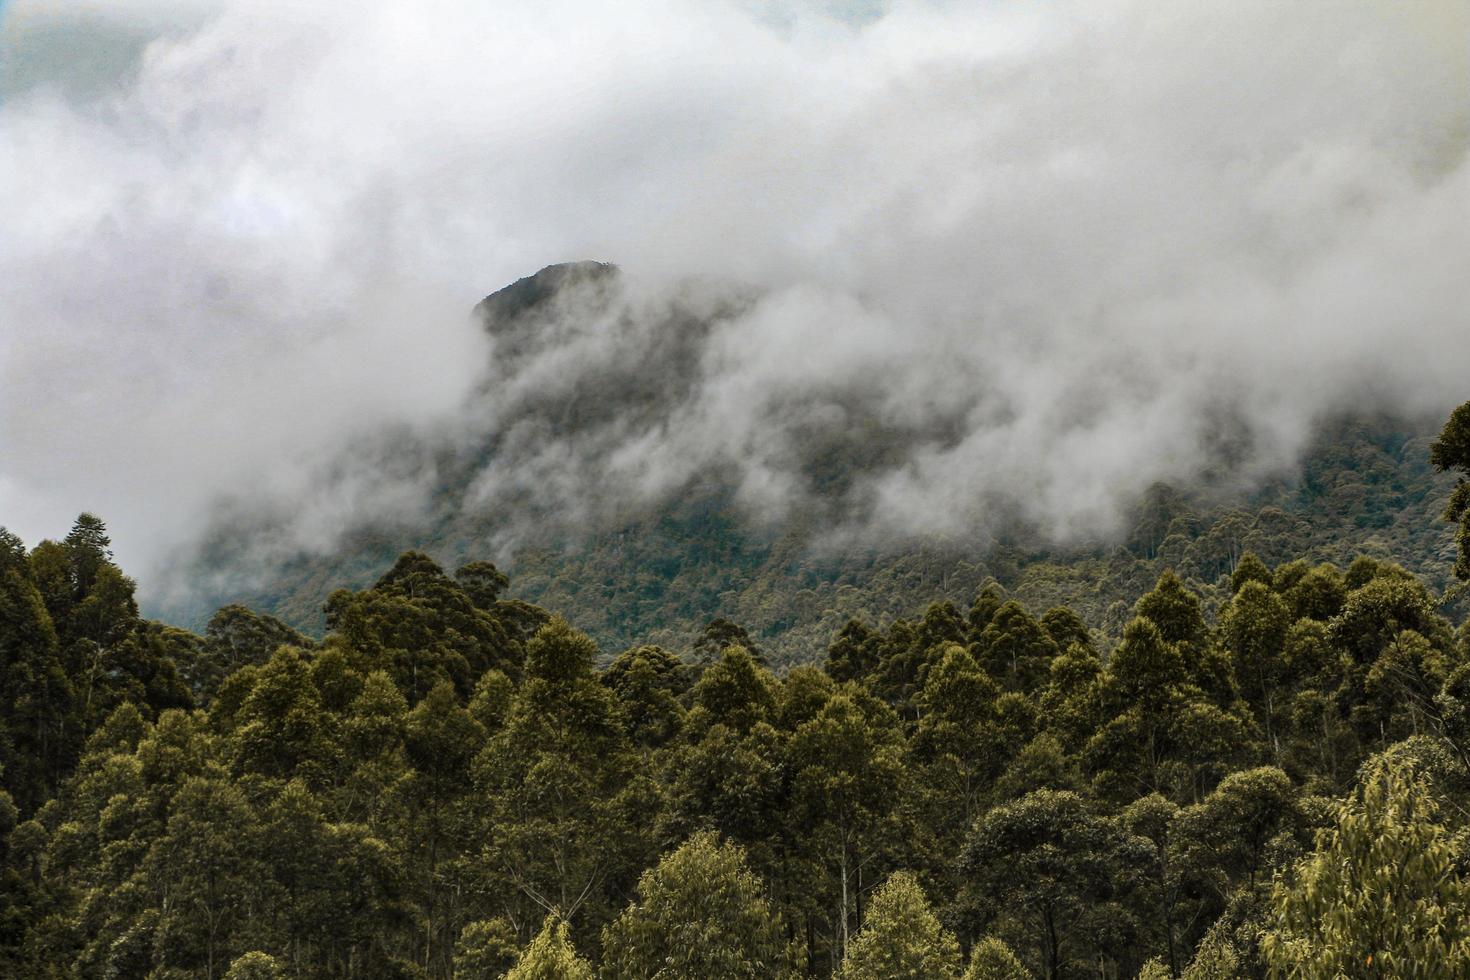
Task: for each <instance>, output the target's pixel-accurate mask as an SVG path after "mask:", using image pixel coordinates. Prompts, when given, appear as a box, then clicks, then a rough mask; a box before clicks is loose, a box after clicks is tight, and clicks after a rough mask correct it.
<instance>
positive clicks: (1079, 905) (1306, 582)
mask: <svg viewBox="0 0 1470 980" xmlns="http://www.w3.org/2000/svg"><path fill="white" fill-rule="evenodd" d="M1467 426H1470V405H1467V406H1464V407H1462V408H1460V409H1458V410H1457V411H1456V412H1455V413H1454V415H1453V416H1452V417H1451V418H1450V420H1449V422H1448V423H1447V424H1446V426H1445V428H1444V430H1443V432H1442V434H1441V436H1440V438H1439V439H1438V440H1437V441H1435V442H1434V443H1433V445H1432V447H1431V448H1430V451H1429V459H1430V462H1431V463H1432V464H1433V465H1434V466H1435V467H1437V468H1439V469H1441V470H1445V471H1449V472H1452V473H1455V474H1457V483H1456V485H1455V487H1454V489H1453V490H1452V491H1451V492H1450V495H1449V499H1448V501H1447V503H1446V505H1445V511H1444V516H1445V517H1446V519H1447V520H1448V521H1449V522H1450V523H1451V525H1452V526H1453V527H1455V528H1456V534H1457V538H1456V540H1457V548H1458V549H1459V550H1458V559H1457V564H1455V566H1454V571H1455V574H1456V575H1457V576H1459V578H1461V579H1467V578H1470V564H1467V562H1470V558H1467V557H1466V555H1467V553H1470V508H1467V507H1466V502H1467V500H1470V491H1467V486H1470V481H1467V479H1466V477H1467V475H1470V434H1467V433H1470V429H1467ZM1217 588H1218V589H1219V595H1218V596H1217V597H1215V600H1216V601H1210V602H1206V601H1205V599H1204V597H1202V595H1201V593H1200V590H1199V589H1197V588H1195V587H1194V586H1192V585H1191V584H1190V582H1189V581H1187V580H1186V579H1184V578H1181V576H1180V575H1178V574H1176V573H1175V571H1173V570H1164V571H1163V572H1162V573H1161V574H1159V575H1158V576H1157V578H1156V579H1154V580H1153V581H1152V582H1151V583H1150V584H1149V585H1148V586H1147V587H1146V588H1144V589H1141V590H1140V592H1141V594H1139V595H1137V596H1136V599H1135V601H1133V602H1132V603H1131V604H1130V605H1129V607H1128V609H1127V613H1126V616H1123V617H1121V622H1119V623H1118V624H1117V625H1116V628H1113V629H1103V628H1102V625H1103V624H1101V623H1099V622H1097V621H1096V620H1095V618H1090V617H1087V616H1083V615H1079V614H1078V612H1076V611H1074V610H1072V609H1069V608H1066V607H1064V606H1055V607H1052V608H1043V609H1038V608H1035V607H1034V606H1032V605H1029V604H1028V603H1026V602H1024V601H1018V599H1017V597H1016V596H1015V595H1013V594H1010V593H1008V592H1007V590H1006V589H1005V588H1003V587H1002V586H1001V585H1000V584H999V583H998V582H996V581H994V580H990V581H988V582H986V583H985V584H983V585H982V586H981V587H980V588H978V589H977V590H976V592H975V594H974V595H973V596H972V597H971V600H970V601H969V602H968V603H965V604H959V603H956V602H954V601H951V600H949V599H943V598H941V599H936V601H933V602H931V603H930V604H928V605H927V606H925V607H924V608H922V609H921V610H920V611H919V612H918V613H917V614H916V615H912V616H906V617H900V618H896V619H893V620H892V621H889V622H885V623H878V622H873V621H863V620H861V619H852V620H851V621H848V622H846V623H845V624H843V625H842V626H841V627H840V628H839V629H836V630H834V631H833V633H832V634H831V635H830V636H829V637H828V638H827V639H826V641H825V643H824V644H823V646H822V647H821V648H819V649H813V650H811V651H810V653H809V656H808V657H807V658H806V659H807V661H808V662H806V663H795V664H793V663H789V662H788V663H783V664H781V665H779V669H777V668H773V665H772V663H771V661H770V659H769V657H768V655H767V653H766V652H765V651H764V650H763V647H762V643H761V642H760V640H759V639H758V638H755V637H753V636H752V634H751V632H750V631H748V630H747V629H745V628H744V627H743V626H741V625H740V624H739V623H736V622H734V621H731V620H728V619H721V620H716V621H714V622H711V623H710V624H709V625H708V627H707V628H706V629H705V630H704V631H703V632H702V633H701V635H700V636H699V638H698V640H697V642H695V643H693V644H691V645H690V646H689V648H688V649H686V650H670V649H667V648H665V647H663V646H659V645H654V644H649V643H643V644H635V645H632V646H629V647H627V648H626V649H622V650H620V651H617V652H613V651H604V650H602V649H600V648H599V646H598V644H597V643H596V642H594V641H593V640H592V639H591V638H590V637H589V636H588V635H587V634H586V633H584V632H582V631H580V630H578V629H577V628H576V626H575V625H574V624H573V623H570V622H568V621H567V620H566V619H565V618H563V617H562V616H560V615H557V612H556V610H553V609H545V608H542V607H540V606H537V605H533V604H531V603H528V602H526V601H524V600H523V599H518V598H514V597H513V596H514V580H513V579H511V578H509V577H508V576H506V575H505V574H503V573H502V572H501V571H500V570H499V569H497V568H496V567H495V566H494V565H493V564H490V563H488V562H484V561H475V562H470V563H468V564H465V565H463V566H462V567H459V568H458V569H457V570H454V571H450V570H448V569H446V568H444V567H441V566H440V565H439V564H438V563H437V562H436V561H434V560H433V559H432V558H431V557H429V556H428V555H427V554H424V553H422V552H418V551H408V552H406V553H404V554H402V555H401V556H400V557H399V558H398V559H397V561H396V562H394V563H393V564H392V566H391V567H390V568H388V569H387V570H386V571H384V572H382V573H381V575H380V576H379V577H378V578H377V580H376V581H375V582H374V583H372V584H371V585H370V586H368V587H366V588H360V589H355V590H353V589H339V590H337V591H335V592H333V593H332V594H331V595H330V597H329V598H328V600H327V602H326V604H325V611H324V622H325V626H326V629H325V633H324V634H323V635H322V636H321V637H320V638H314V637H312V636H310V635H307V634H306V633H303V632H300V631H298V630H296V629H294V628H293V627H291V626H290V625H288V624H286V623H284V622H282V621H280V620H278V619H276V618H274V617H272V616H269V615H266V614H263V613H259V612H255V611H252V610H251V609H248V608H245V607H244V606H239V605H233V606H227V607H225V608H222V609H220V610H219V611H218V612H217V613H215V614H214V616H213V617H212V618H210V619H209V621H208V623H207V624H206V626H205V627H204V629H203V630H202V631H201V632H198V633H195V632H191V631H187V630H184V629H180V628H176V627H172V626H168V625H165V624H163V623H159V622H156V621H151V620H148V619H145V618H143V617H142V616H141V615H140V613H139V609H138V605H137V603H136V601H135V585H134V583H133V581H132V580H130V579H129V578H128V577H127V576H126V575H125V574H124V573H123V571H122V570H121V569H119V568H118V567H117V565H116V564H115V563H114V561H113V558H112V555H111V552H110V541H109V537H108V531H107V527H106V525H105V524H104V522H103V521H102V520H100V519H99V518H97V517H96V516H94V515H90V514H83V515H81V516H80V517H79V518H78V519H77V521H76V523H75V525H74V526H73V528H72V529H71V531H70V532H69V533H68V534H67V535H66V536H65V537H64V538H63V539H62V540H61V541H43V542H40V543H39V544H37V545H35V546H34V547H29V548H28V547H27V546H26V545H25V544H24V543H23V542H21V541H20V540H19V539H18V538H16V537H15V536H14V535H12V534H9V533H8V532H0V720H3V727H0V766H3V769H0V784H3V791H0V842H3V843H0V874H3V877H4V887H3V889H0V973H4V974H5V975H7V976H35V977H47V976H51V977H148V978H160V980H161V978H174V977H179V978H182V977H206V978H209V980H214V978H231V980H244V978H282V977H303V978H305V977H313V978H314V977H374V978H376V977H384V978H388V977H394V978H445V980H447V978H454V980H469V978H487V980H488V978H499V977H511V978H528V977H537V978H583V977H585V978H593V977H604V978H620V980H621V978H628V980H633V978H654V977H658V978H688V980H694V978H745V977H749V978H756V977H785V978H800V977H829V976H831V977H837V978H840V980H856V978H865V980H866V978H873V980H879V978H899V977H914V978H940V980H959V978H965V980H980V978H1022V977H1028V976H1030V977H1042V978H1048V980H1051V978H1067V977H1077V978H1082V977H1098V978H1128V977H1147V978H1158V977H1170V976H1183V977H1191V978H1206V977H1208V978H1220V977H1266V976H1272V977H1304V978H1318V977H1320V978H1329V977H1338V976H1374V977H1419V976H1425V977H1427V976H1452V975H1462V974H1464V973H1465V972H1466V971H1467V970H1470V876H1467V867H1470V851H1467V841H1470V833H1467V829H1470V828H1467V826H1466V824H1465V820H1464V814H1465V813H1467V812H1470V809H1467V808H1470V643H1467V639H1470V637H1467V632H1466V628H1465V626H1464V624H1456V623H1454V622H1453V621H1451V619H1449V618H1448V617H1447V616H1446V615H1445V610H1447V609H1450V608H1453V607H1452V606H1449V605H1447V604H1446V602H1445V598H1446V597H1445V596H1444V595H1442V594H1441V593H1440V592H1439V590H1437V589H1432V588H1430V587H1428V586H1427V585H1426V584H1425V583H1424V582H1423V581H1422V580H1421V579H1420V578H1418V577H1416V576H1415V575H1414V574H1412V573H1410V572H1409V571H1406V570H1405V568H1404V567H1402V566H1401V565H1400V564H1396V563H1393V562H1390V561H1385V560H1381V559H1376V558H1371V557H1365V556H1364V557H1358V558H1356V559H1354V560H1352V561H1350V562H1347V563H1344V564H1343V565H1337V564H1333V563H1329V562H1324V561H1317V562H1311V561H1306V560H1301V559H1287V560H1283V559H1281V558H1279V557H1273V560H1270V561H1267V560H1263V558H1262V557H1260V556H1258V555H1257V554H1255V553H1253V552H1246V553H1242V554H1240V555H1238V556H1235V557H1234V558H1233V559H1232V560H1230V561H1229V562H1228V563H1227V565H1226V567H1224V568H1222V569H1221V571H1220V577H1219V584H1218V586H1217Z"/></svg>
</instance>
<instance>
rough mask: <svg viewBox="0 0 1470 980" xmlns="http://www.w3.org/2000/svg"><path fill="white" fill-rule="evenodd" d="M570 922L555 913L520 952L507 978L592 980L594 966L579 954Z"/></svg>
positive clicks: (506, 979) (509, 979)
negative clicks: (572, 936)
mask: <svg viewBox="0 0 1470 980" xmlns="http://www.w3.org/2000/svg"><path fill="white" fill-rule="evenodd" d="M567 933H568V930H567V924H566V922H565V921H563V920H561V919H558V918H557V917H556V916H554V915H549V916H547V917H546V924H545V925H544V926H542V927H541V932H540V934H539V935H537V936H536V938H535V939H533V940H531V945H529V946H527V947H526V949H525V951H524V952H522V953H521V958H520V959H519V960H517V961H516V965H515V966H513V967H511V970H510V972H509V973H507V974H506V975H505V980H592V967H591V965H590V964H588V962H587V961H586V960H584V959H582V958H581V957H580V956H578V955H577V951H576V950H575V949H573V948H572V941H571V938H570V937H569V936H568V934H567Z"/></svg>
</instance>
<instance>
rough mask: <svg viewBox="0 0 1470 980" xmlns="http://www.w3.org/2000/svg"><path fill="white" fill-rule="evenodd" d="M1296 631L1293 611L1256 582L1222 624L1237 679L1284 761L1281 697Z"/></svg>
mask: <svg viewBox="0 0 1470 980" xmlns="http://www.w3.org/2000/svg"><path fill="white" fill-rule="evenodd" d="M1242 567H1244V566H1243V565H1242ZM1237 571H1238V570H1237ZM1290 626H1291V612H1290V610H1289V609H1288V608H1287V606H1286V603H1285V602H1283V601H1282V600H1281V597H1280V596H1278V595H1277V594H1276V593H1275V592H1273V591H1272V590H1271V587H1270V586H1269V585H1263V584H1262V583H1261V582H1260V581H1257V580H1255V579H1250V580H1246V581H1243V582H1242V583H1241V584H1240V585H1239V587H1237V588H1236V590H1235V598H1234V599H1232V600H1231V602H1230V606H1229V608H1228V609H1227V610H1226V611H1225V615H1224V617H1223V622H1222V623H1221V631H1222V632H1223V633H1224V636H1225V645H1226V647H1227V648H1228V649H1229V650H1230V654H1231V657H1232V658H1233V659H1234V662H1235V675H1236V677H1238V678H1239V679H1240V682H1241V686H1242V687H1243V688H1244V693H1245V695H1246V697H1247V698H1248V699H1249V700H1250V703H1251V705H1252V706H1253V707H1255V709H1256V711H1257V714H1258V716H1259V717H1260V719H1261V721H1262V722H1263V723H1264V727H1265V729H1266V741H1267V742H1268V743H1269V744H1270V745H1271V747H1272V751H1273V753H1274V754H1275V757H1276V758H1277V759H1278V760H1279V759H1280V758H1281V744H1280V742H1279V740H1278V734H1279V732H1278V728H1279V725H1278V724H1277V720H1276V719H1277V715H1278V714H1279V713H1280V710H1281V708H1280V704H1279V701H1280V697H1279V695H1278V692H1279V691H1280V688H1281V679H1282V677H1283V676H1284V675H1285V673H1286V662H1285V661H1284V659H1283V658H1282V652H1283V650H1284V648H1285V646H1286V633H1287V630H1288V629H1289V628H1290Z"/></svg>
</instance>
